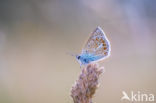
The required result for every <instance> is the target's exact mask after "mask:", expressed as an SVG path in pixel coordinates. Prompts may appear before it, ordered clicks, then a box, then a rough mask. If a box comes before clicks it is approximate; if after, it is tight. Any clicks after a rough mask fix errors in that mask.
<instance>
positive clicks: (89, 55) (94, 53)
mask: <svg viewBox="0 0 156 103" xmlns="http://www.w3.org/2000/svg"><path fill="white" fill-rule="evenodd" d="M110 51H111V47H110V42H109V40H108V39H107V37H106V35H105V33H104V32H103V30H102V29H101V28H100V27H97V28H96V29H95V30H94V31H93V33H92V34H91V36H90V37H89V39H88V41H87V43H86V44H85V46H84V48H83V49H82V52H81V54H80V55H77V56H76V59H77V60H78V61H79V63H80V65H86V64H89V63H92V62H97V61H99V60H103V59H105V58H106V57H108V56H109V55H110Z"/></svg>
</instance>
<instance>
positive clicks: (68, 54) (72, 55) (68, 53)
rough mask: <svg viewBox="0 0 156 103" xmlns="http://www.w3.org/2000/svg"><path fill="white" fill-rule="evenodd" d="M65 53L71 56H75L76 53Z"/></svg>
mask: <svg viewBox="0 0 156 103" xmlns="http://www.w3.org/2000/svg"><path fill="white" fill-rule="evenodd" d="M66 54H68V55H71V56H74V57H75V56H77V55H76V54H73V53H69V52H67V53H66Z"/></svg>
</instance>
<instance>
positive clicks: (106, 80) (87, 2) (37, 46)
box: [0, 0, 156, 103]
mask: <svg viewBox="0 0 156 103" xmlns="http://www.w3.org/2000/svg"><path fill="white" fill-rule="evenodd" d="M155 4H156V1H155V0H1V1H0V103H73V101H72V99H71V97H70V89H71V87H72V85H73V84H74V82H75V80H76V79H77V78H78V75H79V73H80V71H81V69H80V65H79V64H78V63H77V61H76V59H75V58H74V57H72V56H70V55H68V54H67V52H72V53H80V52H81V49H82V46H83V45H84V43H85V41H86V39H87V38H88V36H89V34H90V33H91V32H92V31H93V30H94V29H95V28H96V27H97V26H101V28H103V29H104V31H105V33H106V35H107V37H108V39H109V40H110V42H111V45H112V52H111V56H110V58H109V59H106V60H104V61H102V62H100V66H104V67H105V71H106V72H105V73H104V74H103V75H102V76H101V78H100V83H101V85H100V87H99V89H98V90H97V91H96V94H95V97H94V102H96V103H122V102H123V101H120V98H121V97H122V91H123V90H124V91H126V92H127V93H130V91H132V90H133V91H135V92H137V91H141V93H153V94H156V6H155ZM128 103H129V102H128Z"/></svg>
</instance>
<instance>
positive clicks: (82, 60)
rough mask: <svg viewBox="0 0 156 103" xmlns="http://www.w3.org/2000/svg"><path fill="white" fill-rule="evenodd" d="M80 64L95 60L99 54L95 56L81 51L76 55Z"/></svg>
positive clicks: (98, 57)
mask: <svg viewBox="0 0 156 103" xmlns="http://www.w3.org/2000/svg"><path fill="white" fill-rule="evenodd" d="M76 58H77V60H78V61H79V62H80V64H81V65H86V64H89V63H91V62H94V61H96V60H99V59H100V58H101V57H100V56H95V55H94V54H89V53H83V54H80V55H79V56H77V57H76Z"/></svg>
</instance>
